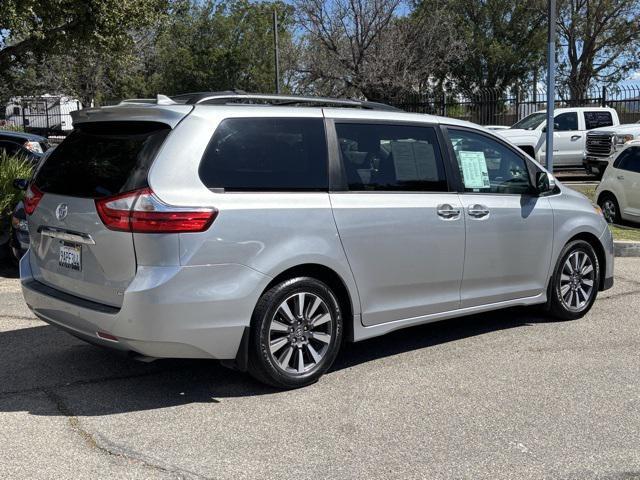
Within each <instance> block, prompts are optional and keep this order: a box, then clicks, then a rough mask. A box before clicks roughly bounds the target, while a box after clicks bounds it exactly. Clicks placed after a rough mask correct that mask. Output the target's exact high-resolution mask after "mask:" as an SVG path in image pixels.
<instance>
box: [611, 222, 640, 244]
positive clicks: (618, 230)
mask: <svg viewBox="0 0 640 480" xmlns="http://www.w3.org/2000/svg"><path fill="white" fill-rule="evenodd" d="M609 228H610V229H611V233H613V239H614V240H629V241H632V242H640V229H638V228H632V227H626V226H620V225H609Z"/></svg>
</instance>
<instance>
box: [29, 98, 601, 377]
mask: <svg viewBox="0 0 640 480" xmlns="http://www.w3.org/2000/svg"><path fill="white" fill-rule="evenodd" d="M74 127H75V129H74V131H73V132H72V133H71V134H70V135H69V136H68V137H67V138H66V139H65V140H64V142H62V144H61V145H60V146H59V147H58V148H57V149H56V150H55V151H54V152H53V153H52V154H51V155H50V156H49V157H48V158H47V159H46V161H45V162H43V163H42V164H41V165H40V167H39V169H38V171H37V172H36V173H35V175H34V178H33V180H32V181H31V183H30V184H29V187H28V190H27V193H26V199H25V210H26V212H27V214H28V223H29V233H30V235H31V246H30V250H29V252H28V253H27V254H26V255H25V256H24V257H23V258H22V260H21V263H20V276H21V281H22V288H23V292H24V297H25V299H26V302H27V304H28V306H29V307H30V308H31V310H32V311H33V312H34V313H35V314H36V315H37V316H38V317H39V318H41V319H42V320H44V321H46V322H49V323H51V324H53V325H56V326H58V327H60V328H62V329H64V330H66V331H67V332H69V333H71V334H72V335H75V336H77V337H79V338H81V339H83V340H86V341H88V342H91V343H94V344H99V345H102V346H106V347H111V348H113V349H117V350H121V351H123V352H128V353H131V354H132V355H134V356H136V357H139V358H142V359H154V358H170V357H182V358H211V359H220V360H223V361H224V363H226V364H227V365H231V366H234V367H235V368H237V369H240V370H245V371H249V372H250V373H251V374H252V375H253V376H255V377H256V378H257V379H259V380H262V381H264V382H267V383H269V384H271V385H275V386H277V387H282V388H292V387H299V386H303V385H307V384H310V383H312V382H314V381H316V380H317V379H318V378H319V377H320V376H321V375H322V374H323V373H324V372H326V371H327V370H328V369H329V368H330V367H331V364H332V363H333V361H334V359H335V358H336V355H337V353H338V350H339V349H340V348H341V346H342V345H343V344H344V343H345V342H346V341H359V340H363V339H366V338H370V337H374V336H378V335H382V334H385V333H387V332H390V331H392V330H397V329H400V328H404V327H409V326H412V325H417V324H422V323H427V322H433V321H438V320H442V319H446V318H451V317H459V316H462V315H469V314H473V313H478V312H484V311H489V310H496V309H501V308H505V307H512V306H523V305H542V306H543V307H544V308H545V309H546V311H547V312H548V313H549V315H552V316H555V317H557V318H561V319H576V318H579V317H582V316H583V315H585V313H586V312H587V311H589V309H590V308H591V306H592V305H593V302H594V301H595V298H596V294H597V292H598V291H600V290H604V289H607V288H610V287H611V286H612V284H613V240H612V237H611V233H610V231H609V229H608V228H607V224H606V222H605V220H604V218H603V217H602V214H601V212H600V211H599V210H598V208H597V207H594V206H593V205H592V204H591V203H590V202H589V201H588V200H587V199H586V198H585V197H584V196H582V195H581V194H579V193H576V192H575V191H573V190H570V189H567V188H566V187H564V186H563V185H562V184H560V183H559V182H557V181H555V179H554V178H553V176H552V175H550V174H549V173H547V172H546V171H545V170H544V168H542V167H541V166H540V165H539V164H537V163H536V162H535V161H534V160H532V159H531V158H529V157H528V156H527V155H526V154H524V153H523V152H522V151H521V150H519V149H517V148H516V147H514V146H513V145H511V144H509V143H508V142H507V141H506V140H504V139H502V138H500V137H498V136H496V135H494V134H493V133H491V132H490V131H488V130H485V129H483V128H482V127H479V126H477V125H474V124H471V123H467V122H462V121H457V120H452V119H448V118H440V117H435V116H429V115H419V114H408V113H404V112H401V111H398V110H396V109H393V108H391V107H388V106H385V105H381V104H376V103H370V102H358V101H352V100H335V99H323V98H310V97H287V96H266V95H248V94H239V93H218V94H216V93H211V94H192V95H183V96H180V97H175V98H174V99H169V98H168V97H163V96H159V97H158V99H157V100H154V101H149V100H140V101H135V100H134V101H126V102H123V103H121V104H120V105H117V106H114V107H106V108H101V109H86V110H82V111H80V112H76V113H75V116H74Z"/></svg>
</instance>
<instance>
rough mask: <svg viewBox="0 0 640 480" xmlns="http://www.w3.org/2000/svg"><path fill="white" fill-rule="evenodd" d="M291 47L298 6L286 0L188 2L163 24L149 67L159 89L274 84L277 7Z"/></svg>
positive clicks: (283, 41) (282, 34)
mask: <svg viewBox="0 0 640 480" xmlns="http://www.w3.org/2000/svg"><path fill="white" fill-rule="evenodd" d="M274 8H276V9H277V11H278V17H279V18H278V20H279V22H278V23H279V32H278V33H279V40H280V45H281V47H282V48H283V49H287V48H288V45H289V43H290V42H291V37H292V33H291V30H292V21H293V10H292V7H291V6H290V5H286V4H284V3H282V2H275V3H266V2H259V3H252V2H249V1H248V0H234V1H228V2H224V3H219V2H213V1H208V2H204V3H202V2H199V1H193V2H187V4H186V5H185V7H184V8H183V9H182V10H181V11H178V12H176V13H175V15H173V16H172V17H171V18H170V20H169V22H168V23H167V24H166V25H165V26H164V27H163V28H162V30H161V32H160V33H159V35H158V38H157V43H156V45H155V50H156V54H155V58H154V59H153V60H152V66H151V71H150V72H149V78H150V83H151V84H153V85H154V87H155V89H156V90H157V91H158V92H162V93H165V94H177V93H183V92H189V91H202V90H228V89H234V88H237V89H242V90H249V91H260V92H269V91H274V90H275V84H274V76H275V65H274V60H273V24H272V14H273V9H274Z"/></svg>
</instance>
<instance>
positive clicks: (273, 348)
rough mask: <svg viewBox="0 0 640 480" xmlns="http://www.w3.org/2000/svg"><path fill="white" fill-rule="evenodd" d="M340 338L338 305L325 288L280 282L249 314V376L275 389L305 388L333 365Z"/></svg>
mask: <svg viewBox="0 0 640 480" xmlns="http://www.w3.org/2000/svg"><path fill="white" fill-rule="evenodd" d="M300 298H302V299H303V301H302V305H303V309H302V316H300V311H299V305H300ZM342 336H343V319H342V311H341V308H340V304H339V303H338V300H337V298H336V296H335V294H334V293H333V292H332V291H331V289H330V288H329V287H328V286H327V285H325V284H324V283H323V282H321V281H319V280H317V279H315V278H311V277H297V278H292V279H290V280H286V281H283V282H281V283H279V284H277V285H275V286H273V287H272V288H270V289H269V290H268V291H267V292H265V293H264V294H263V295H262V297H260V300H259V301H258V304H257V305H256V308H255V310H254V312H253V316H252V319H251V335H250V339H249V364H248V367H249V368H248V369H249V373H250V374H251V375H252V376H253V377H254V378H256V379H257V380H259V381H261V382H264V383H267V384H269V385H272V386H274V387H277V388H285V389H288V388H299V387H304V386H307V385H310V384H312V383H315V382H316V381H317V380H318V379H319V378H320V377H321V376H322V375H323V374H324V373H325V372H326V371H327V370H328V369H329V368H330V367H331V365H332V364H333V362H334V360H335V359H336V356H337V355H338V351H339V350H340V346H341V344H342Z"/></svg>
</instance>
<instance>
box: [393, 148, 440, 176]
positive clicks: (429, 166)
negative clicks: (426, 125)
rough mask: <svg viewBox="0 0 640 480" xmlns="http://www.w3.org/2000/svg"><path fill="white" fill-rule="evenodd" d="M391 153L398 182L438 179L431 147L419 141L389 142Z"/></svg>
mask: <svg viewBox="0 0 640 480" xmlns="http://www.w3.org/2000/svg"><path fill="white" fill-rule="evenodd" d="M391 153H392V154H393V161H394V166H395V170H396V178H397V179H398V180H399V181H416V180H429V181H433V180H435V179H437V178H438V171H437V168H436V156H435V152H434V151H433V145H431V144H429V143H427V142H421V141H397V140H394V141H392V142H391Z"/></svg>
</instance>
